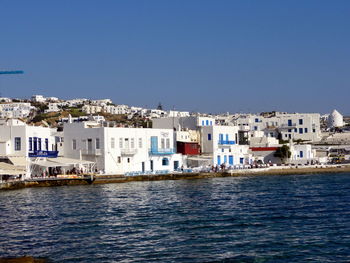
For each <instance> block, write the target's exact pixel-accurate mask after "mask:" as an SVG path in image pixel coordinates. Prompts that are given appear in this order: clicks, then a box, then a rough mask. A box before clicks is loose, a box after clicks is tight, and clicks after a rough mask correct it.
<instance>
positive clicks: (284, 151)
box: [274, 145, 292, 163]
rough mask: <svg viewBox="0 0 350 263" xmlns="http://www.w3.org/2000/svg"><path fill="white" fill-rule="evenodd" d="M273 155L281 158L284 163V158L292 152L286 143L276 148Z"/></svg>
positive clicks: (288, 156)
mask: <svg viewBox="0 0 350 263" xmlns="http://www.w3.org/2000/svg"><path fill="white" fill-rule="evenodd" d="M274 156H275V157H279V158H281V161H282V162H283V163H284V162H285V160H286V159H288V158H290V157H291V156H292V153H291V152H290V149H289V146H288V145H283V146H282V147H279V148H278V149H277V150H276V152H275V154H274Z"/></svg>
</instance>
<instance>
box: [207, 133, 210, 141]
mask: <svg viewBox="0 0 350 263" xmlns="http://www.w3.org/2000/svg"><path fill="white" fill-rule="evenodd" d="M208 141H211V133H208Z"/></svg>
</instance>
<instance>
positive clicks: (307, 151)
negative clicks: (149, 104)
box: [289, 143, 316, 164]
mask: <svg viewBox="0 0 350 263" xmlns="http://www.w3.org/2000/svg"><path fill="white" fill-rule="evenodd" d="M289 147H290V152H291V158H290V160H289V162H290V163H293V164H311V163H312V161H314V160H315V159H316V150H314V149H312V146H311V145H310V144H293V143H289Z"/></svg>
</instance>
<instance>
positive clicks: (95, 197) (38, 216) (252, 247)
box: [0, 174, 350, 262]
mask: <svg viewBox="0 0 350 263" xmlns="http://www.w3.org/2000/svg"><path fill="white" fill-rule="evenodd" d="M349 190H350V175H347V174H338V175H334V174H329V175H326V174H324V175H307V176H301V175H299V176H261V177H237V178H216V179H205V180H180V181H159V182H133V183H125V184H110V185H91V186H74V187H52V188H28V189H24V190H16V191H6V192H0V196H1V203H0V233H1V235H0V255H1V256H3V257H8V256H23V255H31V256H35V257H48V258H50V259H51V260H53V261H54V262H63V261H64V262H155V261H160V262H291V261H293V262H300V261H307V260H309V259H312V260H314V261H319V262H335V261H336V262H348V261H350V256H349V255H350V207H349V200H350V191H349Z"/></svg>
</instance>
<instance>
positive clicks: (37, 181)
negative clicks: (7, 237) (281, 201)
mask: <svg viewBox="0 0 350 263" xmlns="http://www.w3.org/2000/svg"><path fill="white" fill-rule="evenodd" d="M345 172H350V165H349V164H342V165H339V164H338V165H309V166H270V167H264V168H251V169H234V170H228V171H220V172H177V173H168V174H148V175H135V176H125V175H101V174H86V175H82V176H71V175H70V176H65V177H64V176H60V177H58V178H52V177H51V178H50V177H47V178H33V179H28V180H24V181H10V182H3V183H2V184H1V185H0V190H11V189H20V188H26V187H51V186H66V185H89V184H108V183H126V182H136V181H161V180H185V179H203V178H215V177H231V176H232V177H234V176H259V175H293V174H296V175H303V174H321V173H345Z"/></svg>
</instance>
